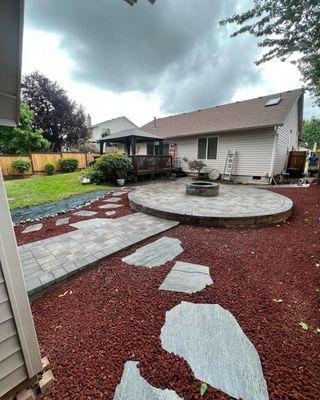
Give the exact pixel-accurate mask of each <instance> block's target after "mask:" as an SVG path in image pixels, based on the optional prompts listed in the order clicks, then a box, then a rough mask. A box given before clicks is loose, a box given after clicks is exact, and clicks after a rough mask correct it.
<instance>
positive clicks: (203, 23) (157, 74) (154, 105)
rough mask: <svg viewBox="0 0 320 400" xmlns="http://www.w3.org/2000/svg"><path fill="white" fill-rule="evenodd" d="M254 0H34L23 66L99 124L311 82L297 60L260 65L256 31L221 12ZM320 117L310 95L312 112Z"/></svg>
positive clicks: (307, 108) (29, 2) (241, 7)
mask: <svg viewBox="0 0 320 400" xmlns="http://www.w3.org/2000/svg"><path fill="white" fill-rule="evenodd" d="M251 4H252V0H224V1H221V0H196V1H195V0H157V2H156V3H155V5H153V6H151V5H150V4H149V2H148V1H147V0H139V1H138V4H137V5H135V6H134V7H130V6H129V5H128V4H127V3H126V2H124V1H122V0H26V10H25V12H26V15H25V34H24V50H23V73H28V72H32V71H34V70H38V71H40V72H42V73H44V74H45V75H47V76H48V77H49V78H50V79H53V80H56V81H57V82H58V83H59V84H60V85H61V86H63V87H64V88H65V89H66V90H67V91H68V92H69V95H70V97H72V98H73V99H74V100H76V101H77V102H78V103H81V104H83V106H84V107H85V109H86V111H87V112H88V113H90V114H91V116H92V120H93V122H94V123H96V122H101V121H103V120H106V119H109V118H114V117H118V116H121V115H126V116H127V117H128V118H130V119H131V120H132V121H133V122H135V123H136V124H138V125H142V124H144V123H146V122H149V121H150V120H151V119H152V118H153V116H157V117H160V116H165V115H170V114H175V113H180V112H186V111H191V110H194V109H200V108H205V107H210V106H213V105H217V104H223V103H226V102H232V101H237V100H245V99H248V98H252V97H257V96H263V95H265V94H270V93H276V92H280V91H285V90H290V89H295V88H297V87H301V81H300V75H299V73H298V71H297V69H296V67H295V66H293V65H292V64H290V63H289V62H286V63H281V62H278V61H272V62H269V63H267V64H264V65H262V66H261V65H260V66H256V65H255V64H254V60H256V59H257V58H259V56H260V55H261V53H260V52H261V50H260V49H259V48H258V47H257V42H256V40H255V39H254V38H253V37H251V36H249V35H245V36H241V37H237V38H230V37H229V34H230V32H232V31H233V30H234V28H232V27H231V26H228V27H220V26H219V20H221V19H222V18H225V17H227V16H230V15H232V14H234V13H235V12H237V11H241V10H246V9H247V8H248V7H249V6H250V5H251ZM313 115H315V116H318V117H320V112H319V109H315V108H313V107H312V100H311V99H310V98H309V96H306V99H305V117H309V118H310V117H311V116H313Z"/></svg>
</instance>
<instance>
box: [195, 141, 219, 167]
mask: <svg viewBox="0 0 320 400" xmlns="http://www.w3.org/2000/svg"><path fill="white" fill-rule="evenodd" d="M211 138H217V154H216V158H208V139H211ZM219 138H220V136H218V135H210V136H200V137H198V138H197V159H198V160H209V161H210V160H212V161H214V160H217V159H218V149H219ZM199 139H207V141H206V158H199V157H198V155H199Z"/></svg>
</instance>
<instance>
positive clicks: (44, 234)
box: [14, 190, 134, 246]
mask: <svg viewBox="0 0 320 400" xmlns="http://www.w3.org/2000/svg"><path fill="white" fill-rule="evenodd" d="M117 191H120V190H117ZM110 197H113V196H112V195H111V194H110V193H108V194H107V195H106V196H105V197H104V198H103V199H100V200H97V201H94V202H92V203H91V204H90V205H88V206H83V207H81V208H77V209H75V210H71V211H68V212H66V213H61V214H60V215H58V216H55V217H48V218H42V219H41V220H40V221H32V222H25V223H23V224H19V225H16V226H15V227H14V230H15V234H16V238H17V243H18V245H19V246H20V245H22V244H26V243H31V242H35V241H37V240H42V239H47V238H49V237H52V236H57V235H61V234H62V233H67V232H71V231H74V230H76V228H73V227H71V226H69V224H74V223H75V222H79V221H84V220H87V219H92V218H119V217H123V216H125V215H128V214H132V213H133V212H134V211H133V210H132V209H131V208H130V206H129V201H128V195H127V194H125V193H124V194H123V195H122V196H121V200H120V201H119V202H118V203H116V204H122V205H123V207H119V208H115V209H110V210H106V209H101V208H99V206H101V205H103V204H106V203H105V202H104V201H103V200H106V199H107V198H110ZM81 210H88V211H96V212H97V214H95V215H93V216H92V217H78V216H76V215H73V214H74V213H76V212H78V211H81ZM106 211H115V212H116V213H115V214H113V215H110V216H108V215H106ZM66 217H70V220H69V224H68V225H62V226H56V221H57V220H58V219H60V218H66ZM38 223H42V224H43V227H42V228H41V230H40V231H37V232H29V233H22V232H23V230H24V229H25V228H26V227H27V226H30V225H35V224H38Z"/></svg>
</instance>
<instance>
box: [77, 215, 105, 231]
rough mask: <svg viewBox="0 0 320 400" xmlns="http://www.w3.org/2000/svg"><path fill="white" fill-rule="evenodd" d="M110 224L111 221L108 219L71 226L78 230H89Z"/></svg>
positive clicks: (97, 219)
mask: <svg viewBox="0 0 320 400" xmlns="http://www.w3.org/2000/svg"><path fill="white" fill-rule="evenodd" d="M107 224H110V220H109V219H106V218H91V219H87V220H85V221H79V222H75V223H74V224H70V226H72V227H73V228H77V229H88V228H97V227H98V226H103V225H107Z"/></svg>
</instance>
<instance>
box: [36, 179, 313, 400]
mask: <svg viewBox="0 0 320 400" xmlns="http://www.w3.org/2000/svg"><path fill="white" fill-rule="evenodd" d="M275 191H277V192H278V193H281V194H284V195H286V196H288V197H290V198H291V199H292V200H293V201H294V206H295V210H294V213H293V216H292V217H291V219H290V220H289V222H288V223H283V224H280V225H278V226H269V227H263V228H258V229H217V228H205V227H195V226H191V225H180V226H178V227H177V228H174V229H172V230H171V231H168V232H166V233H165V235H166V236H172V237H177V238H179V239H180V240H181V242H182V246H183V248H184V252H183V253H182V254H181V255H180V256H179V257H178V258H177V259H179V260H180V261H188V262H191V263H198V264H203V265H207V266H209V267H210V273H211V276H212V279H213V282H214V283H213V285H212V286H209V287H207V288H206V289H205V290H203V291H201V292H199V293H195V294H193V295H187V294H178V293H172V292H160V291H159V290H158V288H159V286H160V284H161V283H162V281H163V279H164V278H165V276H166V275H167V274H168V272H169V271H170V269H171V267H172V266H173V265H174V262H175V261H172V262H168V263H167V264H165V265H164V266H162V267H159V268H154V269H151V270H149V269H146V268H140V267H133V266H129V265H126V264H124V263H122V262H121V259H122V258H123V257H124V256H126V255H128V254H131V253H132V252H133V251H134V250H136V249H137V248H139V247H141V246H142V245H143V244H146V243H150V242H152V241H153V240H155V238H152V239H149V240H147V241H145V242H144V243H140V244H139V245H135V246H132V247H131V248H130V249H129V250H125V251H121V252H120V253H118V254H116V255H114V256H112V257H110V258H108V259H107V260H106V261H104V262H102V263H101V264H100V266H99V267H96V268H94V269H91V270H89V271H87V272H86V273H84V274H83V275H80V276H77V277H74V278H73V279H71V280H70V281H68V282H65V283H64V284H63V285H62V286H61V287H57V288H54V289H52V290H51V291H49V292H47V293H46V294H44V295H43V296H42V297H41V298H39V299H37V300H36V301H35V302H34V303H33V304H32V310H33V315H34V320H35V325H36V330H37V334H38V338H39V342H40V348H41V352H42V354H43V355H48V357H49V359H50V362H51V367H52V369H53V372H54V375H55V377H56V382H55V384H54V386H53V387H52V388H51V389H49V390H48V392H47V393H46V394H45V395H44V396H43V397H42V398H43V399H47V400H49V399H51V400H52V399H59V400H61V399H113V396H114V391H115V387H116V385H117V384H118V383H119V382H120V379H121V375H122V372H123V366H124V363H125V362H126V361H127V360H137V361H139V362H140V370H141V374H142V376H143V377H145V378H146V379H147V380H148V382H149V383H150V384H152V385H154V386H156V387H160V388H169V389H173V390H175V391H176V392H177V393H178V394H179V395H180V396H181V397H183V398H184V399H185V400H191V399H199V398H200V396H199V394H198V393H199V387H200V382H199V381H197V380H196V379H195V378H194V375H193V373H192V371H191V369H190V368H189V366H188V365H187V363H186V362H185V361H184V360H183V359H182V358H179V357H177V356H174V355H172V354H168V353H166V352H165V351H164V350H162V348H161V343H160V337H159V335H160V331H161V327H162V326H163V324H164V322H165V313H166V311H167V310H170V309H171V308H172V307H174V306H175V305H177V304H179V303H180V302H181V301H182V300H185V301H190V302H199V303H218V304H220V305H221V306H222V307H224V308H225V309H228V310H230V311H231V312H232V314H233V315H234V316H235V318H236V319H237V321H238V322H239V324H240V326H241V327H242V329H243V330H244V332H245V334H246V335H247V336H248V337H249V339H250V340H251V341H252V342H253V344H254V345H255V347H256V349H257V351H258V353H259V355H260V358H261V362H262V366H263V371H264V376H265V378H266V380H267V384H268V389H269V394H270V399H272V400H280V399H281V400H289V399H290V400H293V399H297V400H298V399H299V400H300V399H301V400H312V399H314V400H315V399H320V355H319V348H320V334H317V333H315V332H314V330H315V329H316V327H319V326H320V313H319V311H320V294H319V293H317V292H316V291H315V289H316V288H317V287H320V268H319V267H317V266H316V264H317V263H319V262H320V240H319V237H320V224H319V217H320V186H319V185H315V186H311V187H310V188H308V189H281V190H275ZM159 237H160V236H159ZM66 291H71V292H72V293H69V294H66V295H65V296H63V297H59V295H60V294H63V293H65V292H66ZM274 299H277V300H279V299H281V300H283V302H282V303H280V302H275V301H274ZM300 322H306V323H308V324H309V330H307V331H304V330H303V329H302V328H301V327H300V326H299V325H298V324H299V323H300ZM203 398H204V399H206V398H207V399H228V398H229V397H228V396H227V395H225V394H223V393H221V392H219V391H218V390H215V389H213V388H209V390H208V392H207V393H206V394H205V396H204V397H203ZM137 400H139V399H137Z"/></svg>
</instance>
